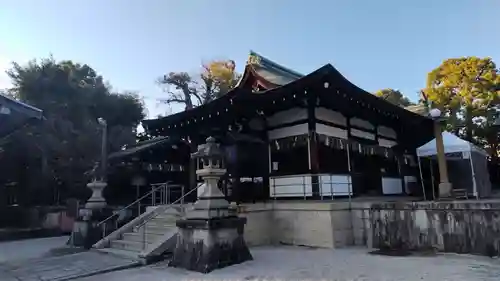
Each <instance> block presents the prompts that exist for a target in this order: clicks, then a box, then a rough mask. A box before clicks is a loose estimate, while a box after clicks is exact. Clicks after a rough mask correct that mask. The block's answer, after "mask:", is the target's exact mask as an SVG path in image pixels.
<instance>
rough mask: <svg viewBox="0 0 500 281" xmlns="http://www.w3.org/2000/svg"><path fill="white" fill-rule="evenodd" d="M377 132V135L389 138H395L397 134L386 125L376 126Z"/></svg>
mask: <svg viewBox="0 0 500 281" xmlns="http://www.w3.org/2000/svg"><path fill="white" fill-rule="evenodd" d="M377 134H378V135H379V136H384V137H388V138H391V139H397V138H398V135H397V133H396V131H394V130H393V129H392V128H389V127H386V126H378V127H377Z"/></svg>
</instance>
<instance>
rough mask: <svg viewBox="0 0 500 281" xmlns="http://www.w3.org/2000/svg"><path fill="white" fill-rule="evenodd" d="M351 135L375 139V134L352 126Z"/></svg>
mask: <svg viewBox="0 0 500 281" xmlns="http://www.w3.org/2000/svg"><path fill="white" fill-rule="evenodd" d="M351 135H353V136H356V137H359V138H364V139H369V140H375V134H372V133H369V132H365V131H361V130H358V129H353V128H351Z"/></svg>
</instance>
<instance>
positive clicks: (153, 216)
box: [93, 206, 183, 263]
mask: <svg viewBox="0 0 500 281" xmlns="http://www.w3.org/2000/svg"><path fill="white" fill-rule="evenodd" d="M182 209H183V208H182V207H180V208H179V207H178V208H174V207H167V206H159V207H157V208H156V209H150V210H148V211H146V212H145V213H144V214H142V215H141V216H139V217H138V218H136V219H134V220H132V221H131V222H129V223H128V224H126V225H124V226H123V227H121V228H120V229H118V230H116V231H114V232H113V233H111V234H110V235H108V236H106V237H105V238H104V239H102V240H101V241H99V242H97V243H96V244H95V245H94V247H93V248H94V249H96V250H97V251H100V252H105V253H109V254H113V255H118V256H122V257H127V258H133V259H137V260H140V261H141V262H143V263H148V262H149V261H150V260H154V259H157V258H161V257H162V256H165V255H168V254H169V253H171V251H172V250H173V248H174V247H175V242H176V239H177V227H176V225H175V223H176V221H177V220H178V219H179V218H181V217H182V213H183V211H182Z"/></svg>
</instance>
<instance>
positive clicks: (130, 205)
mask: <svg viewBox="0 0 500 281" xmlns="http://www.w3.org/2000/svg"><path fill="white" fill-rule="evenodd" d="M168 183H169V182H164V183H163V184H161V185H159V186H158V187H156V188H153V189H152V190H151V191H150V192H148V193H146V194H145V195H143V196H142V197H140V198H139V199H136V200H135V201H134V202H132V203H130V204H128V205H127V206H125V207H123V208H121V209H120V210H119V211H118V212H115V213H114V214H112V215H111V216H109V217H107V218H105V219H104V220H102V221H100V222H99V223H97V226H100V225H102V224H103V223H105V222H107V221H108V220H110V219H112V218H114V217H115V216H117V215H119V214H120V213H121V212H122V211H125V210H127V209H128V208H130V207H132V206H134V205H135V204H137V203H139V202H140V201H142V200H143V199H144V198H147V197H148V196H149V195H151V194H153V192H156V191H157V190H159V189H160V188H164V187H165V185H166V186H167V187H168Z"/></svg>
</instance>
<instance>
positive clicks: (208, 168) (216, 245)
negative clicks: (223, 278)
mask: <svg viewBox="0 0 500 281" xmlns="http://www.w3.org/2000/svg"><path fill="white" fill-rule="evenodd" d="M192 157H193V158H200V159H201V161H202V163H203V168H202V169H200V170H197V171H196V174H197V175H199V176H201V177H202V178H203V180H204V183H203V185H202V186H201V187H200V188H201V191H200V192H199V195H198V200H197V201H196V202H195V203H194V206H193V207H194V208H193V210H192V211H191V212H189V213H188V214H187V215H186V218H184V219H181V220H178V221H177V227H178V228H179V234H178V236H177V243H176V247H175V249H174V253H173V257H172V260H171V262H170V266H174V267H180V268H185V269H188V270H193V271H197V272H202V273H208V272H210V271H212V270H214V269H217V268H223V267H226V266H229V265H233V264H238V263H242V262H244V261H247V260H251V259H252V255H251V254H250V251H249V249H248V247H247V245H246V243H245V239H244V238H243V229H244V225H245V223H246V219H245V218H239V217H238V216H237V215H236V213H235V212H234V211H232V210H233V209H232V208H230V205H229V202H227V200H225V197H224V194H223V193H222V192H221V191H220V190H219V188H218V186H217V182H218V180H219V179H220V177H221V176H222V175H224V174H225V173H226V170H225V169H224V168H223V167H222V162H223V161H222V160H223V153H222V151H221V149H220V147H219V145H218V144H217V143H215V139H214V138H212V137H210V138H208V139H207V143H206V144H204V145H200V146H198V152H196V153H193V155H192Z"/></svg>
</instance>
